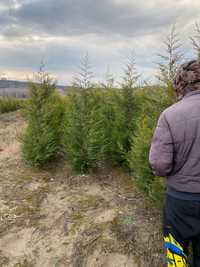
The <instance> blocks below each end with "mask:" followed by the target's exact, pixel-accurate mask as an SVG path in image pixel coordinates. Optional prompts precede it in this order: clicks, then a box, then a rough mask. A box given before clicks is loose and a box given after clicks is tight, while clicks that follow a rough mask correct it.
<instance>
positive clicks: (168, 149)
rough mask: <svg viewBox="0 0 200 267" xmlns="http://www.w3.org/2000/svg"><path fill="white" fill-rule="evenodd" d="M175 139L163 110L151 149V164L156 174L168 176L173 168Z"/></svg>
mask: <svg viewBox="0 0 200 267" xmlns="http://www.w3.org/2000/svg"><path fill="white" fill-rule="evenodd" d="M173 150H174V149H173V140H172V135H171V132H170V128H169V125H168V122H167V119H166V117H165V114H164V113H163V112H162V113H161V114H160V117H159V119H158V122H157V126H156V129H155V131H154V134H153V138H152V141H151V147H150V151H149V164H150V167H151V169H152V171H153V173H154V174H155V175H156V176H163V177H164V176H167V175H169V174H170V172H171V171H172V168H173Z"/></svg>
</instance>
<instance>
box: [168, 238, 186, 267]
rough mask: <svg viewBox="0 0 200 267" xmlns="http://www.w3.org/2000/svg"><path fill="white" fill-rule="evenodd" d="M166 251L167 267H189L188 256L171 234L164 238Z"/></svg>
mask: <svg viewBox="0 0 200 267" xmlns="http://www.w3.org/2000/svg"><path fill="white" fill-rule="evenodd" d="M164 243H165V248H166V249H167V251H166V254H167V255H166V257H167V258H166V261H167V267H188V265H187V255H186V254H185V253H184V250H183V248H182V246H181V245H180V244H179V243H178V242H177V241H176V240H175V238H174V237H173V236H172V235H171V234H169V235H168V236H165V237H164Z"/></svg>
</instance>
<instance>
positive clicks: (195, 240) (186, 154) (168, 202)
mask: <svg viewBox="0 0 200 267" xmlns="http://www.w3.org/2000/svg"><path fill="white" fill-rule="evenodd" d="M174 90H175V92H176V95H177V98H178V101H177V103H175V104H173V105H172V106H170V107H168V108H167V109H165V110H164V111H163V112H162V113H161V114H160V117H159V119H158V123H157V127H156V129H155V132H154V135H153V138H152V143H151V148H150V151H149V163H150V166H151V168H152V171H153V173H154V174H155V175H156V176H164V177H166V178H167V179H166V181H167V192H166V196H165V204H164V207H163V234H164V244H165V248H166V266H167V267H168V266H169V267H173V266H177V267H184V266H188V261H187V258H188V245H189V243H190V242H192V248H193V261H194V262H193V267H200V61H199V60H191V61H189V62H186V63H184V64H182V65H181V66H180V67H179V69H178V71H177V73H176V77H175V80H174Z"/></svg>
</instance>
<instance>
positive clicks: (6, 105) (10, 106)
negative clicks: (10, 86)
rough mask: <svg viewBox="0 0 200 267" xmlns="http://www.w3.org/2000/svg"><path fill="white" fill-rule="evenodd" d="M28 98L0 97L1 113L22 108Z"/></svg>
mask: <svg viewBox="0 0 200 267" xmlns="http://www.w3.org/2000/svg"><path fill="white" fill-rule="evenodd" d="M25 101H26V100H22V99H17V98H11V97H2V98H0V114H1V113H6V112H10V111H15V110H18V109H21V108H22V107H23V105H24V103H25Z"/></svg>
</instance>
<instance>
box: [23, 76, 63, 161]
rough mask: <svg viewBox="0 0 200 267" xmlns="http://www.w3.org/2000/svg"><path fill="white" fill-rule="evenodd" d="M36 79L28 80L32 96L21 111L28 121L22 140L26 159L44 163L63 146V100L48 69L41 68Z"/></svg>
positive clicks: (54, 156) (30, 95)
mask: <svg viewBox="0 0 200 267" xmlns="http://www.w3.org/2000/svg"><path fill="white" fill-rule="evenodd" d="M37 82H38V83H34V82H31V83H30V84H29V100H28V101H27V104H26V105H25V108H24V110H23V112H22V114H23V116H24V117H25V119H26V121H27V124H28V125H27V128H26V129H25V132H24V134H23V135H22V137H21V141H22V154H23V158H24V159H25V161H27V162H28V163H30V164H31V165H36V166H42V165H44V164H46V163H48V162H49V161H51V160H53V159H55V158H56V157H57V156H58V154H59V153H60V152H61V150H62V135H63V115H64V104H63V100H62V99H61V97H60V96H59V95H58V93H57V92H56V91H55V90H56V85H55V83H54V82H53V81H52V79H51V78H50V77H49V75H48V74H47V73H45V72H43V71H41V72H39V73H38V75H37Z"/></svg>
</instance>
